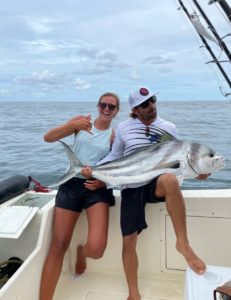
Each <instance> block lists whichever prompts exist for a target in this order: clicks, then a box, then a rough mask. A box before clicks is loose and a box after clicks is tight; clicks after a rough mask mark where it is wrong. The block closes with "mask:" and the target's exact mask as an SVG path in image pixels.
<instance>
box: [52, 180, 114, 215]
mask: <svg viewBox="0 0 231 300" xmlns="http://www.w3.org/2000/svg"><path fill="white" fill-rule="evenodd" d="M85 181H86V179H82V178H77V177H73V178H71V179H70V180H68V181H67V182H65V183H64V184H62V185H60V187H59V190H58V193H57V195H56V201H55V206H56V207H60V208H64V209H68V210H73V211H76V212H81V211H82V210H83V209H87V208H89V207H90V206H92V205H94V204H96V203H98V202H105V203H108V205H109V206H113V205H115V198H114V196H113V190H112V189H107V188H106V187H102V188H100V189H97V190H94V191H91V190H89V189H87V188H86V187H85V186H84V182H85Z"/></svg>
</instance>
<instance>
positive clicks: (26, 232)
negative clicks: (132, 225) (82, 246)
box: [0, 189, 231, 300]
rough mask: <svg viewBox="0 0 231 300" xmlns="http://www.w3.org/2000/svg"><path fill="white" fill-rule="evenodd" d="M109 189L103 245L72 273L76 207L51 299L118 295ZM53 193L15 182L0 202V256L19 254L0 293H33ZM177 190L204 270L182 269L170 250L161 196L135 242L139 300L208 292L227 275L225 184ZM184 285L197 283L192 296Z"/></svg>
mask: <svg viewBox="0 0 231 300" xmlns="http://www.w3.org/2000/svg"><path fill="white" fill-rule="evenodd" d="M8 190H9V189H8ZM114 194H115V198H116V206H115V207H113V208H112V209H111V210H110V223H109V235H108V236H109V240H108V246H107V249H106V253H105V254H104V256H103V258H101V259H99V260H88V262H87V263H88V265H87V271H86V272H85V273H84V274H83V275H81V276H79V277H76V276H75V275H74V265H75V258H76V246H77V245H78V244H79V243H83V242H84V240H85V236H86V231H87V223H86V218H85V215H84V214H82V215H81V217H80V220H79V221H78V223H77V225H76V229H75V232H74V234H73V238H72V242H71V245H70V248H69V249H68V251H67V253H66V255H65V259H64V264H63V269H62V275H61V277H60V280H59V282H58V286H57V289H56V293H55V296H54V300H61V299H66V300H73V299H79V300H104V299H110V300H111V299H112V300H124V299H126V295H127V286H126V280H125V277H124V272H123V266H122V259H121V249H122V238H121V233H120V225H119V215H120V213H119V210H120V192H119V191H118V190H115V191H114ZM55 195H56V190H52V191H48V192H37V191H35V190H26V191H25V190H23V189H22V192H21V193H20V194H17V195H16V196H13V198H11V199H8V200H7V201H5V202H3V203H2V204H1V206H0V257H1V261H7V260H8V259H9V258H10V257H18V258H20V259H21V260H22V261H23V263H22V264H21V265H20V267H19V268H18V269H17V270H16V271H15V273H14V274H13V275H12V276H11V277H10V278H9V279H8V280H7V281H6V282H5V284H4V285H2V287H1V289H0V299H1V300H16V299H17V300H31V299H34V300H38V295H39V284H40V276H41V271H42V267H43V263H44V260H45V258H46V255H47V252H48V248H49V244H50V241H51V231H52V215H53V212H54V202H55ZM183 195H184V198H185V203H186V208H187V225H188V233H189V238H190V241H191V243H192V244H193V247H194V248H195V250H196V251H197V252H198V254H199V255H200V256H201V257H202V258H203V259H204V260H205V261H206V263H207V264H208V269H207V272H206V273H205V275H203V276H199V275H196V274H194V273H193V272H192V271H190V269H189V268H188V269H187V265H186V262H185V261H184V259H183V258H182V256H181V255H180V254H179V253H178V252H177V251H176V250H175V234H174V231H173V227H172V223H171V220H170V217H169V215H168V213H167V211H166V208H165V204H164V203H157V204H148V205H147V208H146V212H147V221H148V224H149V228H148V229H147V230H145V231H144V233H143V234H142V236H141V237H140V239H139V243H138V255H139V257H140V259H139V261H140V265H139V281H140V289H141V294H142V299H144V300H148V299H149V300H151V299H152V300H157V299H166V300H168V299H169V300H170V299H171V300H183V299H185V300H197V299H198V300H201V299H203V300H204V299H206V300H210V299H213V298H212V293H213V291H214V290H215V289H216V287H218V286H219V285H223V284H224V283H225V282H226V281H228V279H231V256H230V249H231V240H230V228H231V189H223V190H184V191H183ZM7 222H8V223H7ZM9 224H10V226H8V225H9ZM224 269H225V270H226V273H224ZM219 272H220V273H219ZM224 274H227V275H226V276H224ZM194 277H195V278H194ZM214 278H215V279H214ZM197 281H198V283H197ZM201 281H203V282H204V288H202V289H201V293H203V298H200V297H199V296H198V295H199V293H200V291H199V292H198V289H197V287H196V286H195V287H193V285H197V284H198V285H199V283H200V282H201ZM192 291H194V292H195V291H197V296H195V295H193V292H192ZM205 294H206V297H205Z"/></svg>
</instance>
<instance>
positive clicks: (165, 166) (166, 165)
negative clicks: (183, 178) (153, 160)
mask: <svg viewBox="0 0 231 300" xmlns="http://www.w3.org/2000/svg"><path fill="white" fill-rule="evenodd" d="M180 167H181V163H180V161H179V160H174V161H171V162H168V163H164V164H161V165H159V166H158V167H157V168H156V169H179V168H180Z"/></svg>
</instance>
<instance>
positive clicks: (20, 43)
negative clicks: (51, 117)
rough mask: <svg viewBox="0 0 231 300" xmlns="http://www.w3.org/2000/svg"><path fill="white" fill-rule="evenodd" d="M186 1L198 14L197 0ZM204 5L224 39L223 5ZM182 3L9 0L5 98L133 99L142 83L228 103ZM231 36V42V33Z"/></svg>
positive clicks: (166, 97)
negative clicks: (110, 96)
mask: <svg viewBox="0 0 231 300" xmlns="http://www.w3.org/2000/svg"><path fill="white" fill-rule="evenodd" d="M230 1H231V0H227V2H228V3H229V4H231V3H230ZM183 2H184V4H185V6H186V7H187V9H188V10H189V12H190V13H193V11H194V10H195V7H193V6H192V2H191V1H190V0H185V1H183ZM198 2H199V3H200V4H201V5H202V7H203V8H204V9H206V12H207V13H209V16H211V21H212V23H213V24H214V25H216V28H218V29H219V33H220V35H221V36H223V35H225V34H227V33H228V32H230V23H229V22H228V20H227V19H225V17H224V16H223V15H222V13H221V11H219V9H218V5H217V4H213V5H208V0H198ZM179 6H180V5H179V2H178V1H176V0H164V1H163V0H162V1H157V0H142V1H140V0H117V1H106V0H97V1H95V0H84V1H83V0H81V1H80V0H65V1H63V0H62V1H61V0H56V1H54V0H53V1H51V0H20V1H19V0H7V1H1V7H0V36H1V43H0V57H1V59H0V101H97V99H98V98H99V96H100V95H101V94H103V93H104V92H108V91H110V92H115V93H117V94H118V95H119V97H120V98H121V100H122V101H126V100H127V97H128V94H129V92H131V91H132V90H134V89H136V88H138V87H141V86H147V87H149V88H150V89H151V90H153V91H154V92H155V93H156V94H157V96H158V98H159V99H161V100H163V101H178V100H186V101H194V100H215V101H218V100H224V97H223V95H222V94H221V91H220V88H219V87H220V86H222V91H223V92H229V91H230V90H229V88H228V86H227V84H226V83H225V82H224V81H223V79H222V77H221V76H220V73H219V71H218V69H217V68H216V66H213V64H206V62H207V61H209V60H210V58H209V55H208V54H207V52H206V50H205V49H203V48H200V46H201V45H202V43H201V41H200V39H199V38H198V35H197V34H196V31H195V29H194V28H193V25H192V24H191V23H190V21H189V20H188V18H187V17H186V15H185V13H184V12H183V11H182V10H178V8H179ZM201 21H203V20H201ZM203 24H204V25H205V23H203ZM205 27H206V25H205ZM226 41H227V45H228V46H230V45H231V42H230V41H231V36H230V37H228V38H227V39H226ZM208 42H209V44H210V45H211V46H212V47H213V48H214V49H215V50H214V51H215V52H216V53H218V55H220V56H221V57H222V56H223V53H221V51H220V49H219V47H218V46H217V45H216V44H215V43H214V42H212V41H208ZM230 49H231V47H230ZM229 65H230V64H229ZM227 72H228V73H229V75H231V68H229V69H228V71H227ZM227 98H228V97H227ZM227 98H225V99H227Z"/></svg>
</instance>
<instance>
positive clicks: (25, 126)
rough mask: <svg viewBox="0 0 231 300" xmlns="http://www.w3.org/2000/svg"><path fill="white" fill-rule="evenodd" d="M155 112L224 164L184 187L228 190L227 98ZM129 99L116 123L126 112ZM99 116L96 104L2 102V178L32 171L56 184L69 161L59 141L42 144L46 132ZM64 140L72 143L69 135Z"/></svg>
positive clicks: (164, 105) (230, 140) (230, 108)
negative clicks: (87, 116)
mask: <svg viewBox="0 0 231 300" xmlns="http://www.w3.org/2000/svg"><path fill="white" fill-rule="evenodd" d="M157 109H158V114H159V115H160V116H161V117H162V118H165V119H167V120H170V121H172V122H174V123H175V124H176V126H177V128H178V133H179V137H180V139H188V140H193V141H197V142H201V143H204V144H206V145H208V146H210V147H211V148H213V149H214V150H216V151H218V152H220V153H221V154H222V155H223V156H224V158H225V164H226V166H225V168H224V169H223V170H221V171H218V172H216V173H214V174H213V175H212V176H210V177H209V178H208V179H207V180H205V181H199V180H195V179H192V180H185V181H184V182H183V185H182V189H228V188H231V154H230V153H231V135H230V128H231V117H230V114H231V102H229V101H219V102H216V101H211V102H200V101H191V102H190V101H187V102H182V101H179V102H158V103H157ZM129 112H130V110H129V107H128V105H127V103H124V102H122V103H121V110H120V112H119V114H118V115H117V117H116V119H115V120H114V122H113V124H114V127H116V126H117V124H118V123H119V122H121V121H123V120H125V119H126V118H127V117H128V115H129ZM89 113H91V115H92V117H94V116H95V115H96V114H97V110H96V103H95V102H10V103H7V102H0V138H1V139H0V140H1V143H0V181H1V180H3V179H5V178H8V177H10V176H12V175H15V174H22V175H26V176H28V175H30V176H32V177H33V178H34V179H36V180H38V181H40V183H41V184H42V185H46V186H47V185H49V184H51V183H53V182H55V181H56V180H57V179H58V178H59V177H60V176H61V175H62V174H63V173H64V171H65V169H66V167H67V164H68V159H67V157H66V154H65V152H64V150H63V148H62V146H61V144H60V143H46V142H44V140H43V135H44V133H45V132H46V131H47V130H48V129H50V128H53V127H55V126H58V125H60V124H62V123H64V122H66V121H67V120H68V119H70V118H72V117H73V116H76V115H79V114H89ZM65 141H66V142H67V143H68V144H70V145H72V143H73V139H72V137H68V138H66V139H65Z"/></svg>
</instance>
